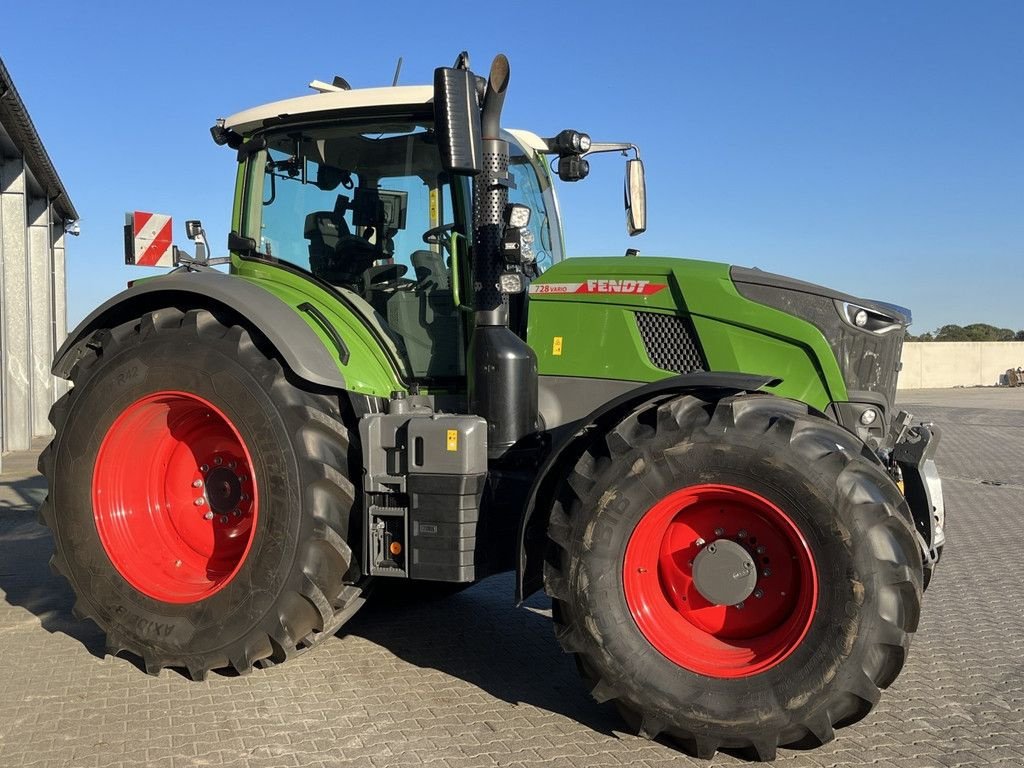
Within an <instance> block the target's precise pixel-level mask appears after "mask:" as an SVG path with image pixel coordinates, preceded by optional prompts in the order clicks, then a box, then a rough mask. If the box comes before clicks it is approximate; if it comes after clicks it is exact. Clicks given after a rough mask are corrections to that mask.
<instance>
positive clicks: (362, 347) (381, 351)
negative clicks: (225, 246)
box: [231, 256, 406, 397]
mask: <svg viewBox="0 0 1024 768" xmlns="http://www.w3.org/2000/svg"><path fill="white" fill-rule="evenodd" d="M231 271H232V273H233V274H235V275H236V276H237V277H239V278H240V279H243V280H248V281H249V282H251V283H255V284H256V285H258V286H260V287H261V288H263V289H264V290H266V291H268V292H270V293H272V294H274V295H275V296H276V297H277V298H279V299H281V301H283V302H285V303H286V304H288V306H290V307H292V308H293V309H294V310H295V312H296V314H298V315H299V316H300V317H302V319H303V320H305V321H306V324H307V325H309V327H310V328H312V329H313V331H314V332H315V333H316V335H317V336H318V337H319V338H320V340H321V341H322V342H323V344H324V347H325V348H326V349H327V351H328V352H329V353H330V355H331V357H332V358H334V360H335V361H336V362H337V364H338V370H340V371H341V372H342V374H343V375H344V376H345V387H346V389H348V390H351V391H352V392H359V393H361V394H367V395H378V396H381V397H387V396H388V395H390V394H391V393H392V392H394V391H396V390H402V391H405V389H406V386H405V384H403V383H402V381H401V378H400V376H399V375H398V372H397V370H396V367H395V364H394V362H393V361H392V360H391V359H390V358H389V355H388V353H387V352H386V351H385V347H384V345H383V344H382V343H381V341H380V340H379V339H378V338H377V337H376V336H375V335H374V334H373V333H371V332H370V330H369V329H368V328H367V325H366V323H365V322H364V321H363V320H362V319H361V318H360V317H359V316H358V315H357V314H356V313H355V312H354V311H352V310H351V309H349V308H348V307H346V306H345V305H344V304H343V303H342V302H341V301H339V300H338V298H337V297H336V296H334V295H332V294H331V293H330V292H329V291H327V290H325V289H324V288H322V287H320V286H319V285H317V284H316V283H315V282H314V281H312V280H310V279H308V278H306V277H303V276H302V275H299V274H296V273H294V272H291V271H289V270H287V269H284V268H282V267H278V266H275V265H273V264H268V263H265V262H260V261H255V260H252V259H241V258H239V257H238V256H234V257H233V258H232V260H231ZM306 302H309V303H310V304H312V305H313V306H315V307H316V308H317V309H319V310H320V312H322V313H323V315H324V316H325V317H326V318H327V320H328V321H329V322H330V323H331V325H333V326H334V328H335V329H336V330H337V332H338V334H339V335H340V336H341V338H342V340H343V341H344V342H345V346H347V347H348V350H349V360H348V364H347V365H346V364H343V363H342V362H341V359H340V355H339V352H338V350H337V349H335V346H334V343H333V342H332V341H331V339H330V337H329V336H328V335H327V332H326V331H325V330H324V329H323V328H321V327H320V325H319V324H318V323H317V322H316V321H315V320H314V319H313V318H312V317H311V316H310V315H309V314H308V313H307V312H302V311H300V310H299V309H298V307H299V305H300V304H303V303H306Z"/></svg>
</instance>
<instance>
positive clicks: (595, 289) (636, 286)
mask: <svg viewBox="0 0 1024 768" xmlns="http://www.w3.org/2000/svg"><path fill="white" fill-rule="evenodd" d="M667 287H668V286H667V285H666V284H665V283H652V282H651V281H650V280H606V279H600V280H587V281H586V282H584V283H539V284H534V285H531V286H530V293H628V294H633V295H639V296H650V295H652V294H655V293H657V292H658V291H660V290H662V289H663V288H667Z"/></svg>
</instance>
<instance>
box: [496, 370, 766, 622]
mask: <svg viewBox="0 0 1024 768" xmlns="http://www.w3.org/2000/svg"><path fill="white" fill-rule="evenodd" d="M779 383H781V382H780V380H779V379H777V378H773V377H771V376H759V375H751V374H745V373H714V372H703V371H702V372H697V373H687V374H683V375H681V376H673V377H671V378H668V379H662V380H660V381H656V382H654V383H652V384H646V385H643V386H640V387H637V388H636V389H632V390H630V391H628V392H626V393H624V394H622V395H619V396H618V397H615V398H613V399H611V400H609V401H608V402H606V403H605V404H604V405H602V406H600V407H598V408H596V409H595V410H594V411H593V412H591V413H590V414H589V415H588V416H586V417H585V418H583V419H580V420H579V421H577V422H576V423H575V424H574V428H573V429H569V430H565V431H564V432H563V433H562V436H561V437H560V438H559V439H557V441H556V442H555V444H554V445H553V446H552V449H551V451H550V452H549V453H548V456H547V459H545V461H544V463H543V464H542V465H541V467H540V469H539V470H538V472H537V476H536V477H535V479H534V481H533V486H532V487H531V488H530V494H529V496H528V497H527V500H526V506H525V507H524V508H523V514H522V517H521V518H520V520H519V533H518V537H517V548H518V558H517V560H516V604H517V605H518V604H520V603H522V601H523V600H524V599H526V597H528V596H529V595H531V594H533V593H534V592H536V591H537V590H538V589H540V588H541V586H543V584H542V573H541V569H540V563H541V560H542V558H543V554H544V552H543V547H544V534H545V529H546V523H547V511H548V510H549V503H550V501H551V499H552V494H553V493H554V491H555V490H556V488H557V481H558V479H559V478H562V477H565V475H566V472H567V471H568V467H567V466H565V465H566V463H567V462H568V461H569V460H574V459H576V458H578V454H577V453H576V452H574V451H572V450H571V448H572V447H573V446H574V445H575V446H580V445H581V444H582V443H583V438H584V436H585V435H586V433H587V432H588V431H589V430H591V428H592V427H594V426H597V425H610V424H613V423H615V422H616V421H617V420H618V419H619V418H621V417H622V416H623V415H625V413H627V412H628V411H631V410H633V409H634V408H636V407H638V406H640V405H643V404H645V403H651V402H654V401H656V400H662V399H666V400H667V399H669V398H672V397H676V396H678V395H681V394H684V393H686V392H693V391H697V390H709V389H712V390H719V391H725V392H756V391H757V390H759V389H761V388H762V387H765V386H775V385H777V384H779ZM538 509H539V510H541V514H540V515H537V516H536V517H535V513H536V512H537V510H538Z"/></svg>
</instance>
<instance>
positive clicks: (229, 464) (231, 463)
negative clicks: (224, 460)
mask: <svg viewBox="0 0 1024 768" xmlns="http://www.w3.org/2000/svg"><path fill="white" fill-rule="evenodd" d="M236 466H237V465H236V464H235V462H233V461H229V462H228V469H234V468H235V467H236Z"/></svg>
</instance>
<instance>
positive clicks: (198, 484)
mask: <svg viewBox="0 0 1024 768" xmlns="http://www.w3.org/2000/svg"><path fill="white" fill-rule="evenodd" d="M192 487H193V488H202V487H203V481H202V480H193V481H192Z"/></svg>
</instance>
